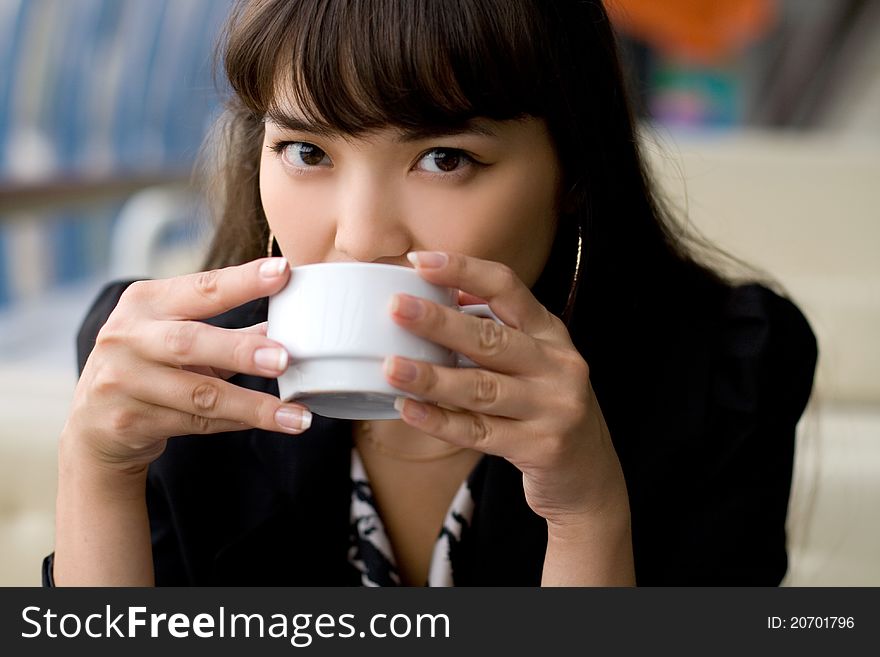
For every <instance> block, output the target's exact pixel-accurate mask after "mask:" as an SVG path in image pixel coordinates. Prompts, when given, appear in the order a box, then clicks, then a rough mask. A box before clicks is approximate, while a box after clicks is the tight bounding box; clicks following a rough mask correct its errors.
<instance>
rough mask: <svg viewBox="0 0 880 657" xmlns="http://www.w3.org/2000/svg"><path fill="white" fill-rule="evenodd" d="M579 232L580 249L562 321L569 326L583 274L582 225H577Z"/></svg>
mask: <svg viewBox="0 0 880 657" xmlns="http://www.w3.org/2000/svg"><path fill="white" fill-rule="evenodd" d="M577 231H578V248H577V258H576V260H575V263H574V276H572V279H571V287H570V288H569V289H568V299H567V300H566V302H565V310H563V311H562V320H563V321H564V322H565V323H566V324H568V320H569V319H571V313H572V310H573V306H574V298H575V295H576V294H577V285H578V280H579V279H580V274H581V250H582V247H583V240H582V236H581V225H580V223H578V224H577Z"/></svg>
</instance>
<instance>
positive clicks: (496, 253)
mask: <svg viewBox="0 0 880 657" xmlns="http://www.w3.org/2000/svg"><path fill="white" fill-rule="evenodd" d="M541 170H542V171H543V173H541V174H539V175H536V167H535V166H533V165H529V166H517V165H511V166H507V167H504V168H499V169H497V170H496V171H491V172H490V171H487V172H486V173H487V176H486V177H485V179H484V180H483V181H482V184H481V185H480V186H479V187H478V188H477V187H475V189H474V191H473V193H472V194H471V195H469V197H468V198H467V199H466V200H465V202H464V203H462V205H460V206H458V208H460V212H458V216H457V217H454V218H453V222H452V223H453V225H455V226H456V230H455V231H450V232H451V234H450V236H449V238H448V239H450V240H455V241H457V242H459V245H460V247H461V248H456V249H454V250H459V251H462V252H466V253H470V254H471V255H475V256H477V257H480V258H486V259H488V260H496V261H499V262H504V263H506V264H507V265H509V266H510V267H512V268H513V269H514V271H516V273H517V274H518V275H519V277H520V278H521V279H522V280H523V282H525V283H526V284H527V285H529V286H531V285H532V284H533V283H534V282H535V281H536V280H537V279H538V276H539V275H540V273H541V270H542V269H543V267H544V263H545V262H546V260H547V256H548V255H549V253H550V247H551V244H552V241H553V235H554V233H555V229H556V189H557V184H558V180H557V177H556V173H555V171H556V169H555V167H554V166H553V165H552V163H551V165H550V166H548V167H546V168H542V169H541Z"/></svg>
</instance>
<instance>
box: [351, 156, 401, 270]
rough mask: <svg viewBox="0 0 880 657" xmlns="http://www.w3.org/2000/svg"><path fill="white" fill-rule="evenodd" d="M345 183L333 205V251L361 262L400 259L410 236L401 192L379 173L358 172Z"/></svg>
mask: <svg viewBox="0 0 880 657" xmlns="http://www.w3.org/2000/svg"><path fill="white" fill-rule="evenodd" d="M346 182H347V183H348V184H346V185H343V186H342V187H341V189H340V193H339V199H338V202H337V204H336V206H337V215H336V239H335V243H334V246H335V248H336V250H337V251H338V252H340V253H345V254H346V255H348V256H349V257H351V258H353V259H354V260H358V261H360V262H375V261H379V260H383V259H384V260H391V259H393V260H395V261H398V260H402V259H403V257H404V255H405V254H406V252H407V251H408V250H409V249H410V246H411V236H410V234H409V230H408V229H407V226H406V223H405V221H404V219H405V216H404V215H405V210H404V208H403V203H402V200H401V194H399V193H396V192H395V190H394V185H393V183H392V182H391V181H390V180H389V179H388V177H383V176H382V175H381V173H380V172H358V173H357V174H353V175H352V176H351V177H350V178H349V179H348V180H347V181H346Z"/></svg>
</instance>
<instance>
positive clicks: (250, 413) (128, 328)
mask: <svg viewBox="0 0 880 657" xmlns="http://www.w3.org/2000/svg"><path fill="white" fill-rule="evenodd" d="M289 274H290V270H289V267H288V265H287V262H286V261H285V260H284V259H282V258H271V259H262V260H256V261H254V262H249V263H247V264H244V265H240V266H236V267H228V268H226V269H219V270H214V271H208V272H202V273H197V274H191V275H188V276H180V277H177V278H170V279H166V280H156V281H139V282H136V283H133V284H132V285H130V286H129V287H128V288H127V289H126V291H125V293H123V295H122V297H121V298H120V300H119V303H118V304H117V306H116V308H115V309H114V311H113V312H112V313H111V315H110V317H109V318H108V319H107V322H106V323H105V324H104V326H103V328H102V329H101V330H100V332H99V333H98V337H97V340H96V342H95V347H94V349H93V351H92V353H91V355H90V356H89V359H88V361H87V362H86V365H85V368H84V369H83V372H82V376H81V377H80V379H79V383H78V384H77V387H76V390H75V393H74V399H73V405H72V410H71V413H70V415H69V417H68V421H67V424H66V425H65V428H64V431H63V433H62V447H65V448H67V449H71V448H72V449H74V451H75V452H76V453H77V455H79V456H82V455H83V454H86V455H87V458H88V459H89V462H91V463H94V462H98V463H100V464H102V465H110V466H112V467H113V468H118V469H120V470H130V471H142V470H144V469H145V468H146V466H147V465H148V464H149V463H150V462H151V461H153V460H155V459H156V458H158V457H159V455H160V454H161V453H162V451H163V450H164V449H165V443H166V441H167V439H168V438H169V437H171V436H179V435H185V434H209V433H217V432H221V431H234V430H240V429H243V428H246V427H259V428H261V429H266V430H269V431H282V432H288V433H300V432H301V431H302V430H304V429H307V428H308V420H309V419H310V414H309V413H308V410H307V409H306V408H305V407H304V406H302V405H297V404H282V403H281V402H280V400H279V399H278V398H277V397H274V396H272V395H269V394H265V393H261V392H256V391H254V390H248V389H245V388H242V387H240V386H236V385H234V384H232V383H229V382H227V381H226V380H225V379H228V378H229V377H230V376H232V374H233V373H235V372H241V373H246V374H253V375H257V376H266V377H273V378H274V377H277V376H279V375H280V374H281V373H282V372H283V371H284V370H286V369H287V365H288V355H287V351H286V350H285V349H284V348H283V347H282V346H281V345H280V344H278V343H277V342H274V341H273V340H270V339H268V338H267V337H266V325H265V323H263V324H258V325H255V326H250V327H247V328H243V329H223V328H217V327H214V326H210V325H208V324H205V323H202V322H197V321H192V320H197V319H204V318H208V317H213V316H215V315H219V314H220V313H222V312H225V311H227V310H229V309H232V308H235V307H237V306H240V305H241V304H243V303H246V302H248V301H250V300H252V299H257V298H260V297H264V296H268V295H270V294H274V293H275V292H277V291H279V290H280V289H281V288H282V287H283V286H284V284H285V283H286V282H287V279H288V277H289ZM303 415H304V416H305V422H304V423H303V424H304V425H305V426H301V423H300V418H301V417H303ZM83 450H84V451H83Z"/></svg>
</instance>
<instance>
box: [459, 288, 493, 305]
mask: <svg viewBox="0 0 880 657" xmlns="http://www.w3.org/2000/svg"><path fill="white" fill-rule="evenodd" d="M485 303H489V302H488V301H486V300H485V299H481V298H480V297H475V296H474V295H473V294H468V293H467V292H462V291H461V290H459V291H458V305H459V306H472V305H477V304H485Z"/></svg>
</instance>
